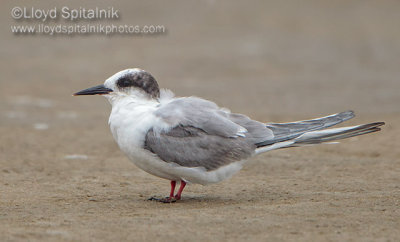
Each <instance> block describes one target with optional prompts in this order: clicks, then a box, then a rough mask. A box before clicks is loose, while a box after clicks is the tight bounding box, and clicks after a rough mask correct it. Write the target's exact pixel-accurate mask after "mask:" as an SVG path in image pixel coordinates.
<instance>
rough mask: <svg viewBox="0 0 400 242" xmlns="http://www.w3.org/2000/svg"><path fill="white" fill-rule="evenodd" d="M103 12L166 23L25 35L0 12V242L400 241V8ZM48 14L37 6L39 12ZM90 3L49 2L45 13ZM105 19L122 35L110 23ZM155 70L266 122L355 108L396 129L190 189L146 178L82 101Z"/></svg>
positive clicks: (258, 163) (189, 7)
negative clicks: (167, 199) (139, 29)
mask: <svg viewBox="0 0 400 242" xmlns="http://www.w3.org/2000/svg"><path fill="white" fill-rule="evenodd" d="M279 2H280V3H278V1H276V2H272V1H263V2H248V3H243V4H239V3H236V4H231V5H230V4H228V2H227V1H226V2H214V1H206V2H203V3H198V2H197V3H194V2H193V3H185V4H178V3H174V4H168V5H166V4H165V3H163V2H162V1H160V2H147V3H131V4H123V3H113V2H110V1H107V2H106V1H103V2H101V1H99V2H98V3H97V4H96V5H94V4H93V3H91V4H84V6H86V7H92V8H93V7H96V6H98V7H106V6H114V7H115V8H118V9H120V11H121V12H122V18H121V19H120V20H116V21H115V22H114V23H121V24H122V23H128V24H140V25H144V24H162V25H165V26H166V28H167V30H168V32H167V33H165V34H160V35H157V36H112V37H104V36H101V35H92V36H75V37H69V36H56V37H48V36H41V35H37V36H15V35H13V34H11V33H10V25H12V24H16V23H26V24H35V23H37V22H32V21H25V22H16V21H14V20H13V19H11V18H10V13H9V12H10V10H11V8H13V7H14V6H27V7H30V6H32V5H31V3H29V2H27V1H21V2H17V1H13V2H12V1H5V2H4V3H3V4H2V14H1V16H0V18H1V19H0V20H1V21H0V26H1V31H2V34H1V37H0V38H1V43H2V44H1V60H0V61H1V65H0V73H1V81H0V240H1V241H27V240H29V241H59V240H64V241H71V240H72V241H78V240H82V241H88V240H99V241H121V240H137V241H143V240H147V241H150V240H151V241H171V240H174V241H245V240H246V241H281V240H291V241H344V240H345V241H346V240H347V241H399V240H400V230H399V228H400V210H399V207H400V149H399V146H400V141H399V137H400V127H399V125H398V124H399V122H400V109H399V104H400V94H399V90H400V81H399V76H400V69H399V66H398V63H400V32H399V29H398V23H399V22H400V15H399V14H398V13H399V11H400V4H399V3H398V2H396V1H379V3H378V2H375V3H374V2H373V1H370V2H358V1H335V2H334V3H333V2H328V1H302V2H300V1H296V3H289V2H286V3H285V2H283V1H279ZM35 4H36V3H35ZM64 5H67V6H71V7H77V6H81V5H82V3H80V2H79V1H68V3H67V2H66V1H65V3H63V2H62V1H58V2H57V5H52V3H51V1H47V3H46V1H40V2H38V3H37V5H35V7H54V6H64ZM102 23H110V21H103V22H102ZM128 67H141V68H144V69H147V70H148V71H150V72H152V73H153V74H154V76H155V77H156V78H157V80H158V81H159V83H160V85H161V86H162V87H165V88H170V89H173V90H174V91H175V92H176V94H177V95H180V96H185V95H198V96H203V97H206V98H208V99H211V100H214V101H216V102H217V103H218V104H220V105H221V106H226V107H229V108H230V109H231V110H232V111H234V112H240V113H245V114H247V115H249V116H251V117H252V118H255V119H258V120H262V121H265V122H271V121H274V122H280V121H282V122H286V121H293V120H298V119H306V118H313V117H318V116H323V115H327V114H330V113H335V112H339V111H344V110H347V109H353V110H355V111H356V113H357V115H358V116H357V118H356V119H355V120H351V121H350V122H349V124H357V123H366V122H373V121H386V123H387V125H386V126H385V127H384V130H383V131H381V132H379V133H375V134H371V135H367V136H363V137H356V138H352V139H349V140H346V141H343V142H342V143H341V144H338V145H322V146H314V147H305V148H296V149H285V150H278V151H273V152H269V153H266V154H263V155H260V156H258V157H256V158H254V159H252V160H251V161H250V162H249V163H248V165H247V166H246V167H245V168H244V169H243V170H242V171H241V172H240V173H238V174H237V175H236V176H234V177H233V178H232V179H230V180H229V181H226V182H223V183H220V184H217V185H211V186H206V187H205V186H200V185H192V186H188V187H187V188H186V190H185V192H184V197H183V200H182V201H179V202H177V203H174V204H160V203H157V202H150V201H147V198H148V197H150V196H153V195H156V196H163V195H167V193H168V191H169V184H168V181H165V180H162V179H159V178H157V177H153V176H151V175H148V174H146V173H145V172H143V171H141V170H139V169H138V168H136V167H135V166H134V165H133V164H132V163H130V162H129V160H128V159H127V158H126V157H125V156H124V154H122V152H120V151H119V149H118V147H117V145H116V144H115V142H114V141H113V139H112V136H111V134H110V132H109V130H108V125H107V118H108V114H109V111H110V106H109V104H108V103H107V102H106V100H104V99H103V98H101V97H79V98H77V97H71V94H72V93H73V92H75V91H78V90H80V89H83V88H86V87H89V86H93V85H97V84H100V83H102V82H103V80H104V79H105V78H107V77H108V76H110V75H111V74H113V73H115V72H116V71H119V70H121V69H124V68H128Z"/></svg>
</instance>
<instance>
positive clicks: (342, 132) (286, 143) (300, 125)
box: [256, 111, 385, 154]
mask: <svg viewBox="0 0 400 242" xmlns="http://www.w3.org/2000/svg"><path fill="white" fill-rule="evenodd" d="M352 117H354V113H353V112H352V111H348V112H342V113H338V114H334V115H330V116H327V117H323V118H319V119H314V120H306V121H299V122H294V123H286V124H267V127H268V128H271V127H272V128H271V130H272V131H273V132H274V135H275V137H274V138H273V139H272V140H267V141H264V142H261V143H258V144H256V145H257V149H256V154H259V153H263V152H266V151H269V150H275V149H280V148H288V147H297V146H303V145H313V144H320V143H325V142H332V141H336V140H340V139H346V138H350V137H354V136H358V135H364V134H369V133H373V132H377V131H380V130H381V129H380V128H379V127H380V126H382V125H384V124H385V123H384V122H375V123H369V124H362V125H357V126H350V127H343V128H332V129H326V128H327V127H331V126H333V125H335V124H338V123H341V122H343V121H345V120H348V119H350V118H352ZM274 128H275V129H274Z"/></svg>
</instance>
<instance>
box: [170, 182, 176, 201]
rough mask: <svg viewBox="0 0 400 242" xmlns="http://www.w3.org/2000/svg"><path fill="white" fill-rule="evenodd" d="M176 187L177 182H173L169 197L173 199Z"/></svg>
mask: <svg viewBox="0 0 400 242" xmlns="http://www.w3.org/2000/svg"><path fill="white" fill-rule="evenodd" d="M175 186H176V181H171V192H170V193H169V197H170V198H173V197H174V193H175Z"/></svg>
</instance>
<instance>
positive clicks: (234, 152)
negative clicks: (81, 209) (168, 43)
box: [74, 68, 384, 203]
mask: <svg viewBox="0 0 400 242" xmlns="http://www.w3.org/2000/svg"><path fill="white" fill-rule="evenodd" d="M74 95H75V96H78V95H103V96H104V97H106V98H107V99H108V101H109V102H110V103H111V105H112V110H111V114H110V118H109V121H108V123H109V126H110V129H111V133H112V135H113V137H114V139H115V141H116V142H117V143H118V146H119V148H120V149H121V150H122V151H123V152H124V153H125V154H126V155H127V156H128V158H129V159H130V160H131V161H132V162H133V163H134V164H135V165H136V166H137V167H139V168H140V169H142V170H144V171H146V172H148V173H150V174H152V175H154V176H157V177H161V178H164V179H167V180H169V181H170V182H171V191H170V195H169V196H168V197H165V198H162V199H157V200H159V201H161V202H165V203H170V202H175V201H176V200H180V199H181V196H182V191H183V189H184V188H185V185H186V184H187V183H195V184H202V185H207V184H212V183H217V182H220V181H223V180H225V179H227V178H230V177H231V176H232V175H233V174H235V173H237V172H238V171H239V170H240V169H241V168H242V167H243V165H244V163H245V162H246V160H248V159H249V158H250V157H252V156H254V155H257V154H260V153H263V152H266V151H270V150H275V149H281V148H288V147H297V146H305V145H313V144H320V143H326V142H333V141H336V140H339V139H344V138H349V137H353V136H357V135H363V134H368V133H372V132H376V131H379V130H380V128H379V126H382V125H384V122H374V123H368V124H363V125H357V126H349V127H342V128H331V129H327V128H329V127H331V126H333V125H336V124H339V123H341V122H343V121H346V120H349V119H351V118H353V117H354V113H353V112H352V111H346V112H341V113H337V114H333V115H329V116H326V117H322V118H317V119H311V120H304V121H297V122H290V123H263V122H258V121H255V120H252V119H250V118H249V117H248V116H245V115H242V114H237V113H231V112H230V111H229V110H228V109H225V108H221V107H219V106H217V104H215V103H214V102H211V101H208V100H205V99H202V98H199V97H194V96H192V97H174V94H173V93H172V92H171V91H169V90H166V89H160V88H159V86H158V84H157V81H156V80H155V78H154V77H153V76H152V75H151V74H150V73H149V72H146V71H144V70H141V69H137V68H134V69H126V70H123V71H120V72H118V73H116V74H114V75H113V76H111V77H110V78H108V79H107V80H106V81H105V82H104V84H102V85H98V86H95V87H91V88H88V89H85V90H82V91H79V92H77V93H75V94H74ZM177 183H180V188H179V190H178V192H177V193H176V194H175V186H176V184H177Z"/></svg>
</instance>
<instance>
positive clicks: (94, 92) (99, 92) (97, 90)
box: [74, 85, 113, 96]
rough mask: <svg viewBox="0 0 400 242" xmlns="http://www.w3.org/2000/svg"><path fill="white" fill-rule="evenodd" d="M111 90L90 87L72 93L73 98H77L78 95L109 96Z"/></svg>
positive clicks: (102, 87)
mask: <svg viewBox="0 0 400 242" xmlns="http://www.w3.org/2000/svg"><path fill="white" fill-rule="evenodd" d="M112 91H113V90H112V89H110V88H107V87H105V86H104V85H98V86H95V87H91V88H88V89H85V90H82V91H79V92H77V93H74V96H79V95H104V94H109V93H110V92H112Z"/></svg>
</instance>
